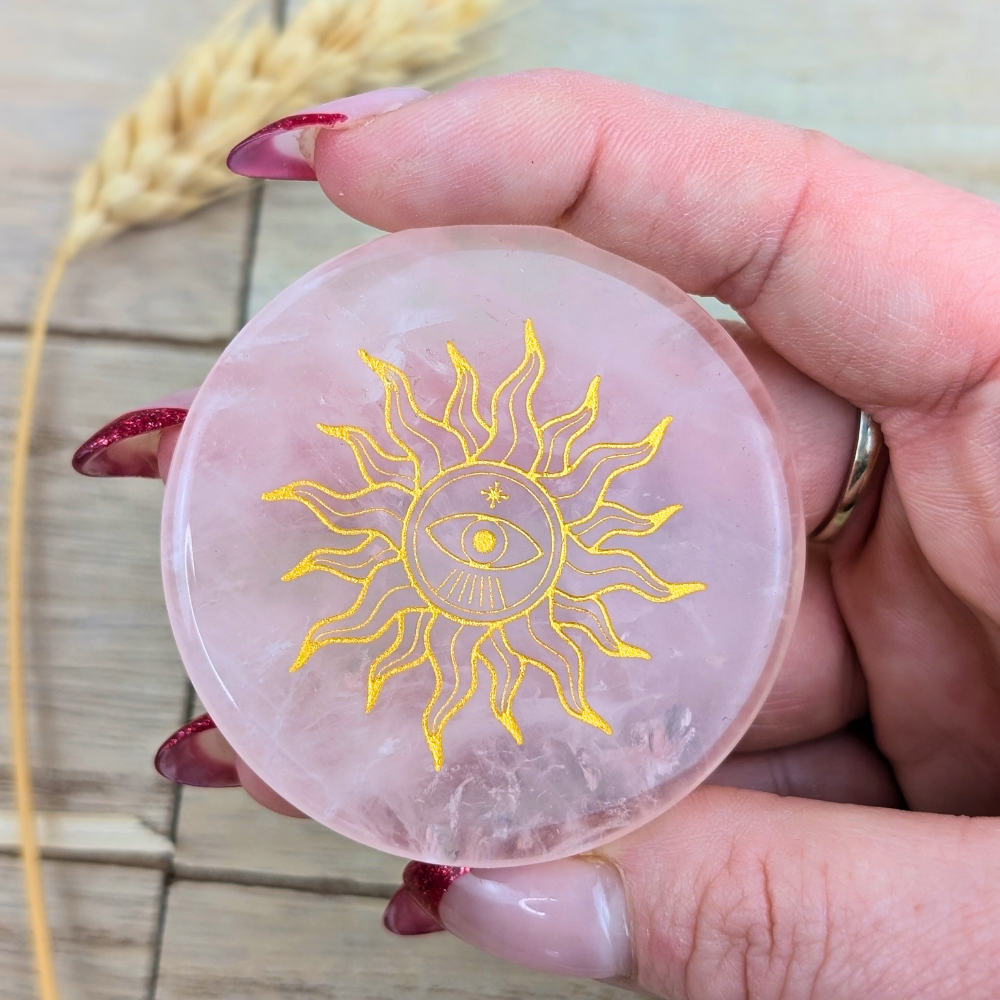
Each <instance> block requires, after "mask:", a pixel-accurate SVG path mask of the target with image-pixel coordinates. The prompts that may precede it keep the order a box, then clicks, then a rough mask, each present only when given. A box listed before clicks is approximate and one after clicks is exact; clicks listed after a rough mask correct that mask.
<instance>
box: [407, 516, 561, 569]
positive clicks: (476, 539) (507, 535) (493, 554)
mask: <svg viewBox="0 0 1000 1000" xmlns="http://www.w3.org/2000/svg"><path fill="white" fill-rule="evenodd" d="M424 531H426V532H427V534H428V536H429V537H430V539H431V541H432V542H434V544H435V545H436V546H437V547H438V548H439V549H440V550H441V551H442V552H444V554H445V555H448V556H451V558H452V559H455V560H457V561H458V562H460V563H462V564H463V565H464V566H471V567H473V568H479V567H484V566H488V567H490V568H491V569H501V570H510V569H520V568H521V567H522V566H527V565H528V564H529V563H533V562H534V561H535V560H536V559H540V558H541V556H542V555H543V552H542V547H541V546H540V545H539V544H538V543H537V542H536V541H535V540H534V539H533V538H532V537H531V536H530V535H528V534H527V533H525V532H524V531H522V530H521V529H520V528H519V527H518V526H517V525H516V524H514V522H513V521H508V520H507V519H506V518H504V517H494V516H489V517H484V516H483V515H480V514H449V515H448V516H447V517H441V518H438V520H436V521H434V522H433V523H432V524H428V525H427V526H426V527H425V528H424Z"/></svg>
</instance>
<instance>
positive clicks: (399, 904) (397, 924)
mask: <svg viewBox="0 0 1000 1000" xmlns="http://www.w3.org/2000/svg"><path fill="white" fill-rule="evenodd" d="M382 923H383V924H385V929H386V930H387V931H391V932H392V933H393V934H399V935H400V936H401V937H412V936H413V935H415V934H434V933H435V932H437V931H443V930H444V928H443V927H442V926H441V924H439V923H438V922H437V921H436V920H435V919H434V918H433V917H432V916H431V915H430V914H429V913H425V912H424V910H422V909H421V908H420V906H419V905H418V904H417V901H416V900H415V899H414V898H413V897H412V896H411V895H410V893H409V892H408V890H407V889H406V887H405V886H400V888H399V889H397V890H396V892H395V895H393V897H392V899H390V900H389V905H388V906H386V908H385V913H383V914H382Z"/></svg>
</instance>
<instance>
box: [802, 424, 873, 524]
mask: <svg viewBox="0 0 1000 1000" xmlns="http://www.w3.org/2000/svg"><path fill="white" fill-rule="evenodd" d="M881 450H882V429H881V428H880V427H879V425H878V424H877V423H875V421H874V420H872V418H871V417H870V416H869V415H868V414H867V413H865V411H864V410H858V441H857V444H856V445H855V446H854V461H853V462H852V463H851V470H850V472H848V474H847V481H846V482H845V483H844V491H843V492H842V493H841V495H840V500H839V501H838V502H837V505H836V507H834V508H833V510H832V511H831V512H830V515H829V517H827V518H826V520H825V521H823V523H822V524H821V525H820V526H819V527H818V528H817V529H816V530H815V531H814V532H813V533H812V534H811V535H810V536H809V537H810V538H811V539H812V540H813V541H814V542H828V541H830V539H832V538H834V537H835V536H836V535H837V534H838V533H839V532H840V529H841V528H843V526H844V525H845V524H846V523H847V519H848V518H849V517H850V516H851V512H852V511H853V510H854V508H855V507H856V506H857V503H858V500H859V499H860V497H861V493H862V491H863V490H864V488H865V486H867V485H868V480H869V479H871V477H872V473H873V472H874V471H875V462H876V460H877V459H878V456H879V452H880V451H881Z"/></svg>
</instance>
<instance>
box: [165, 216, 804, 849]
mask: <svg viewBox="0 0 1000 1000" xmlns="http://www.w3.org/2000/svg"><path fill="white" fill-rule="evenodd" d="M803 558H804V543H803V529H802V517H801V512H800V506H799V499H798V493H797V488H796V485H795V480H794V475H793V472H792V466H791V462H790V459H789V456H788V452H787V448H786V445H785V443H784V436H783V433H782V430H781V426H780V422H779V420H778V418H777V416H776V415H775V411H774V408H773V406H772V404H771V402H770V400H769V398H768V396H767V394H766V392H765V391H764V389H763V387H762V386H761V384H760V382H759V381H758V379H757V377H756V375H755V374H754V372H753V370H752V369H751V367H750V365H749V364H748V363H747V361H746V360H745V358H744V357H743V355H742V354H741V352H740V351H739V349H738V348H737V347H736V345H735V344H734V343H733V341H732V340H731V339H730V338H729V336H728V335H727V334H726V333H725V331H724V330H723V329H722V328H721V327H720V326H718V325H717V324H716V323H715V321H714V320H712V319H711V318H710V317H709V316H708V315H707V314H706V313H705V312H703V311H702V310H701V309H700V308H699V307H698V306H697V305H695V304H694V303H693V302H692V300H691V299H690V298H689V297H688V296H686V295H685V294H684V293H683V292H681V291H680V290H679V289H677V288H675V287H674V286H673V285H671V284H670V283H669V282H667V281H666V280H664V279H663V278H662V277H660V276H658V275H656V274H654V273H652V272H650V271H647V270H645V269H644V268H642V267H639V266H637V265H635V264H633V263H630V262H628V261H625V260H622V259H620V258H618V257H615V256H613V255H612V254H609V253H605V252H604V251H601V250H598V249H596V248H595V247H593V246H590V245H589V244H586V243H583V242H581V241H580V240H577V239H576V238H574V237H572V236H569V235H567V234H566V233H563V232H560V231H557V230H553V229H543V228H535V227H489V226H483V227H477V226H471V227H458V228H450V229H425V230H415V231H411V232H404V233H397V234H395V235H391V236H386V237H383V238H382V239H379V240H376V241H374V242H372V243H369V244H367V245H365V246H363V247H360V248H358V249H355V250H352V251H350V252H348V253H345V254H343V255H342V256H340V257H337V258H336V259H334V260H331V261H328V262H327V263H326V264H323V265H322V266H320V267H318V268H316V269H315V270H314V271H312V272H310V273H309V274H307V275H305V277H303V278H301V279H299V280H298V281H297V282H295V284H293V285H292V286H291V287H289V288H288V289H286V290H285V291H284V292H282V293H281V294H280V295H279V296H278V297H277V298H276V299H275V300H274V301H273V302H271V303H270V304H269V305H268V306H266V307H265V308H264V309H263V310H261V312H260V313H259V314H258V315H257V316H256V317H254V319H253V320H251V322H250V323H248V324H247V326H246V328H245V329H244V330H243V331H242V332H241V333H240V334H239V336H238V337H237V338H236V339H235V340H234V341H233V343H232V344H231V345H230V346H229V348H228V349H227V350H226V352H225V353H224V354H223V356H222V358H221V359H220V360H219V362H218V364H217V365H216V366H215V368H214V369H213V370H212V372H211V374H210V375H209V377H208V379H207V380H206V381H205V384H204V385H203V386H202V388H201V390H200V391H199V393H198V396H197V398H196V399H195V401H194V404H193V406H192V407H191V410H190V413H189V415H188V418H187V421H186V422H185V424H184V429H183V432H182V434H181V437H180V441H179V444H178V447H177V452H176V455H175V457H174V460H173V465H172V468H171V475H170V480H169V484H168V487H167V496H166V506H165V512H164V522H163V566H164V579H165V583H166V593H167V601H168V606H169V610H170V618H171V622H172V624H173V628H174V633H175V635H176V637H177V643H178V646H179V648H180V651H181V655H182V657H183V660H184V663H185V665H186V667H187V670H188V672H189V674H190V675H191V679H192V681H193V682H194V685H195V688H196V689H197V691H198V694H199V695H200V697H201V699H202V701H203V702H204V704H205V706H206V708H207V709H208V711H209V712H210V713H211V716H212V718H213V719H214V720H215V721H216V723H217V724H218V726H219V728H220V730H221V731H222V732H223V733H224V734H225V736H226V737H227V738H228V739H229V741H230V742H231V743H232V745H233V747H234V748H235V750H236V751H237V753H238V754H239V755H240V756H241V757H242V758H243V759H244V760H245V761H246V762H247V763H248V764H249V765H250V766H251V767H252V768H253V769H254V770H255V771H256V772H257V773H258V774H260V776H261V777H262V778H263V779H264V780H265V781H266V782H268V783H269V784H270V785H271V786H273V787H274V788H275V789H276V790H277V791H278V792H279V793H280V794H281V795H282V796H284V797H285V798H286V799H288V800H289V801H290V802H291V803H292V804H294V805H295V806H297V807H298V808H299V809H301V810H303V811H304V812H306V813H308V814H309V815H310V816H312V817H314V818H315V819H317V820H319V821H320V822H321V823H325V824H327V825H328V826H330V827H332V828H333V829H335V830H337V831H339V832H340V833H342V834H345V835H347V836H349V837H353V838H354V839H355V840H358V841H361V842H362V843H365V844H368V845H370V846H372V847H375V848H379V849H380V850H383V851H388V852H390V853H393V854H398V855H401V856H404V857H407V858H414V859H417V860H421V861H425V862H430V863H435V864H449V865H475V866H489V865H512V864H522V863H528V862H537V861H539V860H542V859H547V858H558V857H562V856H566V855H570V854H574V853H577V852H580V851H586V850H588V849H591V848H594V847H596V846H598V845H600V844H602V843H604V842H606V841H608V840H610V839H612V838H614V837H616V836H619V835H621V834H622V833H625V832H626V831H628V830H630V829H633V828H634V827H636V826H638V825H640V824H642V823H645V822H647V821H648V820H650V819H651V818H652V817H653V816H655V815H657V814H658V813H660V812H662V811H663V810H664V809H666V808H667V807H669V806H670V805H671V804H672V803H674V802H676V801H677V800H678V799H679V798H680V797H681V796H683V795H684V794H686V793H687V792H688V791H690V790H691V789H692V788H693V787H694V786H695V785H696V784H697V783H698V782H699V781H701V780H702V779H703V778H704V777H705V776H706V775H707V774H708V773H709V772H710V771H711V770H712V769H713V768H714V767H715V766H716V765H717V764H718V763H719V762H720V760H721V759H722V758H723V756H724V755H725V754H726V753H727V752H728V751H729V750H731V749H732V747H733V746H734V744H735V743H736V742H737V740H738V739H739V737H740V735H741V734H742V733H743V732H744V731H745V729H746V727H747V726H748V725H749V723H750V720H751V719H752V717H753V715H754V713H755V712H756V711H757V709H758V708H759V706H760V704H761V702H762V700H763V698H764V696H765V694H766V693H767V690H768V687H769V686H770V684H771V681H772V679H773V677H774V675H775V673H776V671H777V669H778V666H779V663H780V661H781V657H782V654H783V652H784V649H785V647H786V645H787V641H788V636H789V632H790V626H791V623H792V621H793V619H794V616H795V612H796V609H797V605H798V600H799V593H800V589H801V579H802V568H803Z"/></svg>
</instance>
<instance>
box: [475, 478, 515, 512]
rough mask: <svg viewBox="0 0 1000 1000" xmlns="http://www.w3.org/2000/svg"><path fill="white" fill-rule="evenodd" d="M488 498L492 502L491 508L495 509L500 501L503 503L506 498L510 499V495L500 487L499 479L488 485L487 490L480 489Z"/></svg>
mask: <svg viewBox="0 0 1000 1000" xmlns="http://www.w3.org/2000/svg"><path fill="white" fill-rule="evenodd" d="M479 492H480V493H481V494H482V495H483V496H484V497H486V499H487V500H489V502H490V510H493V508H494V507H496V505H497V504H498V503H503V501H504V500H509V499H510V497H508V496H507V494H506V493H504V491H503V490H502V489H501V488H500V483H499V481H497V482H495V483H494V484H493V485H492V486H489V487H487V488H486V489H485V490H480V491H479Z"/></svg>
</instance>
